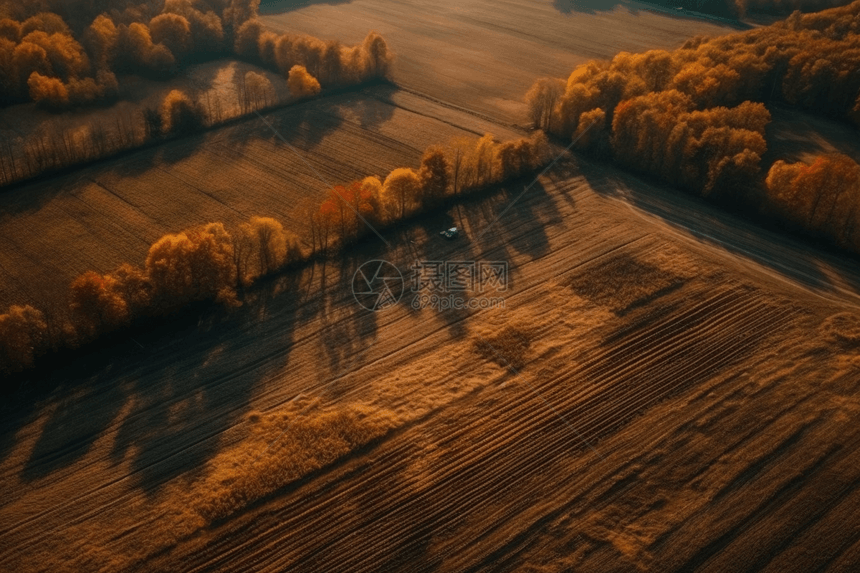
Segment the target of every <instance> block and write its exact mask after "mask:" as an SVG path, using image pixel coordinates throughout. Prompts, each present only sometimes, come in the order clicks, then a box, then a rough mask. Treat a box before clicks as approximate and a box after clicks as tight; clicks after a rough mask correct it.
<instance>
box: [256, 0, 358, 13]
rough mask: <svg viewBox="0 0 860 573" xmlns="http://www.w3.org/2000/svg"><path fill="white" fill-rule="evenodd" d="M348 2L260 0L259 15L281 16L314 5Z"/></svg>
mask: <svg viewBox="0 0 860 573" xmlns="http://www.w3.org/2000/svg"><path fill="white" fill-rule="evenodd" d="M350 2H352V0H261V2H260V15H261V16H267V15H270V14H283V13H284V12H292V11H293V10H301V9H302V8H306V7H308V6H313V5H314V4H327V5H329V6H337V5H339V4H349V3H350Z"/></svg>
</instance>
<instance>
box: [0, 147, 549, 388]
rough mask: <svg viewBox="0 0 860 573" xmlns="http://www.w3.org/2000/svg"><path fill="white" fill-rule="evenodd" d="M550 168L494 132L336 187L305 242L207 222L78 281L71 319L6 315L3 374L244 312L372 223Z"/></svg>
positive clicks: (16, 310) (267, 228) (280, 232)
mask: <svg viewBox="0 0 860 573" xmlns="http://www.w3.org/2000/svg"><path fill="white" fill-rule="evenodd" d="M549 160H550V154H549V143H548V141H547V139H546V137H545V136H544V134H543V132H540V131H537V132H535V134H533V135H532V136H531V137H528V138H522V139H519V140H514V141H504V142H499V141H496V140H495V139H494V138H493V136H492V135H490V134H487V135H484V136H483V137H481V138H479V139H475V140H472V139H458V140H455V141H452V142H451V143H450V144H448V145H445V146H437V145H434V146H431V147H428V148H427V149H426V150H425V152H424V154H423V156H422V158H421V163H420V166H419V168H418V169H412V168H399V169H395V170H393V171H392V172H391V173H389V174H388V175H387V176H386V177H385V178H384V179H382V178H380V177H376V176H369V177H366V178H364V179H361V180H357V181H353V182H351V183H349V184H346V185H338V186H336V187H334V188H333V189H330V190H329V192H328V194H327V196H326V197H325V199H324V200H323V201H321V203H320V205H319V206H318V207H317V208H315V209H313V210H311V211H309V212H308V214H307V220H308V227H309V228H308V232H307V235H308V236H309V238H310V241H309V244H308V243H304V244H303V241H301V240H300V239H299V236H298V235H297V234H296V233H294V232H292V231H290V230H287V229H284V227H283V225H282V224H281V223H280V222H279V221H277V220H275V219H273V218H270V217H251V218H250V220H248V221H247V222H245V223H242V224H240V225H238V226H236V227H235V228H233V229H228V228H227V227H226V226H225V225H223V224H222V223H209V224H206V225H200V226H196V227H192V228H190V229H186V230H184V231H181V232H179V233H175V234H168V235H165V236H163V237H161V238H160V239H158V240H157V241H156V242H155V243H153V244H152V246H151V247H150V248H149V251H148V253H147V255H146V258H145V262H144V265H143V267H136V266H134V265H131V264H123V265H121V266H120V267H119V268H118V269H116V270H115V271H113V272H110V273H106V274H100V273H96V272H86V273H84V274H82V275H80V276H78V277H77V278H75V279H74V280H73V281H72V282H71V284H70V286H69V292H68V311H67V312H66V313H56V312H55V313H47V312H43V311H41V310H38V309H36V308H34V307H32V306H29V305H24V306H21V305H16V306H12V307H11V308H10V309H8V311H7V312H6V313H4V314H0V373H4V374H10V373H14V372H20V371H22V370H25V369H27V368H30V367H32V366H33V365H34V364H35V363H36V361H37V359H38V358H39V356H41V355H44V354H46V353H48V352H51V351H55V350H57V349H60V348H68V349H74V348H77V347H79V346H80V345H83V344H86V343H88V342H91V341H93V340H96V339H98V338H100V337H102V336H104V335H106V334H108V333H111V332H115V331H117V330H120V329H122V328H127V327H128V326H130V325H133V324H135V323H137V322H139V321H141V320H145V319H153V318H156V319H157V318H158V317H164V316H169V315H171V314H173V313H176V312H179V311H181V310H183V309H184V308H187V307H188V306H189V305H191V304H194V303H198V302H213V301H214V302H218V303H222V304H225V305H227V306H234V305H239V304H241V299H242V293H243V292H244V291H245V289H248V288H249V287H251V286H252V285H253V284H254V282H255V281H256V280H258V279H259V278H261V277H265V276H268V275H272V274H274V273H277V272H280V271H282V270H283V269H284V268H285V267H288V266H290V265H294V264H298V263H302V262H304V261H307V260H308V259H310V258H312V257H315V256H322V257H328V256H331V255H332V254H333V253H334V252H336V251H337V250H338V249H342V248H344V247H345V246H347V245H348V244H350V243H351V242H354V241H356V240H358V239H360V238H361V237H362V236H364V235H365V234H367V233H368V232H370V231H369V228H368V226H367V225H368V224H369V225H372V226H373V227H374V228H377V229H383V228H385V227H387V226H390V225H393V224H395V223H397V222H400V221H403V220H404V219H406V218H408V217H411V216H413V215H415V214H417V213H419V212H421V211H423V210H426V209H430V208H434V207H436V206H438V205H440V204H441V203H442V202H443V201H444V200H445V199H449V198H450V199H457V198H459V197H461V196H463V195H464V194H466V193H471V192H475V191H477V190H480V189H483V188H486V187H487V186H490V185H493V184H496V183H500V182H502V181H504V180H508V179H511V178H515V177H519V176H522V175H525V174H527V173H531V172H534V171H535V170H536V169H538V168H539V167H541V166H542V165H545V164H547V163H548V162H549ZM362 219H363V220H362ZM64 315H65V318H64Z"/></svg>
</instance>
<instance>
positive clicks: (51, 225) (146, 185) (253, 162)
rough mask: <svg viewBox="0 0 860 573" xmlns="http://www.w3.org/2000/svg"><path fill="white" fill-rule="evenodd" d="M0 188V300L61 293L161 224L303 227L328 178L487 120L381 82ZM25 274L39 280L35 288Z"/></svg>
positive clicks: (471, 132)
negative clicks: (259, 220) (265, 220)
mask: <svg viewBox="0 0 860 573" xmlns="http://www.w3.org/2000/svg"><path fill="white" fill-rule="evenodd" d="M265 117H266V118H267V121H269V122H270V123H272V124H273V126H274V127H275V128H276V129H277V130H278V132H279V133H280V134H281V135H282V136H283V137H284V139H285V140H286V142H287V143H284V142H283V141H281V140H280V139H279V138H278V137H277V136H276V135H275V134H274V133H273V132H272V131H271V130H270V129H269V128H268V127H267V126H266V125H265V124H264V123H263V122H262V121H261V120H259V119H257V120H249V121H247V122H243V123H241V124H238V125H235V126H231V127H228V128H225V129H220V130H216V131H211V132H208V133H205V134H202V135H199V136H194V137H189V138H185V139H181V140H176V141H173V142H170V143H167V144H165V145H162V146H159V147H157V148H152V149H146V150H143V151H139V152H136V153H134V154H132V155H130V156H128V157H125V158H123V159H122V160H121V161H113V162H108V163H105V164H99V165H96V166H93V167H89V168H86V169H82V170H79V171H77V172H75V173H73V174H71V175H68V176H64V177H58V178H55V179H52V180H50V181H47V182H44V183H39V184H34V185H29V186H26V187H22V188H19V189H16V190H13V191H9V192H6V193H2V194H0V307H2V308H5V307H6V306H8V305H11V304H23V303H35V304H37V305H39V306H41V307H43V308H44V307H51V306H55V305H62V304H63V302H64V298H63V297H64V296H65V291H66V288H67V287H68V284H69V282H71V280H72V279H73V278H74V277H76V276H77V275H79V274H80V273H83V272H85V271H88V270H95V271H99V272H109V271H111V270H113V269H114V268H116V267H117V266H119V265H120V264H122V263H124V262H131V263H134V264H138V265H139V264H142V263H143V259H144V257H145V256H146V252H147V250H148V249H149V246H150V245H151V244H152V243H153V242H154V241H155V240H156V239H158V238H159V237H161V236H162V235H164V234H166V233H175V232H178V231H180V230H182V229H184V228H186V227H189V226H192V225H196V224H201V223H207V222H210V221H220V222H223V223H225V224H228V225H231V224H235V223H239V222H242V221H246V220H247V219H248V218H249V217H251V216H253V215H260V216H271V217H276V218H278V219H280V220H281V221H283V222H284V224H285V225H286V226H287V227H288V228H292V229H296V230H297V231H298V232H300V233H303V232H304V231H305V229H306V227H307V221H306V219H305V218H304V216H303V215H304V210H305V209H306V208H309V207H311V206H314V207H315V206H316V205H317V204H318V203H319V201H320V200H321V199H322V198H323V197H324V195H325V193H326V192H327V191H328V189H329V187H328V186H327V185H325V184H324V183H323V180H324V181H326V182H328V183H329V184H331V185H337V184H342V183H346V182H349V181H351V180H353V179H360V178H363V177H365V176H367V175H380V176H382V177H384V176H385V175H387V174H388V172H389V171H391V170H392V169H395V168H397V167H403V166H411V167H416V166H417V165H418V163H419V160H420V157H421V153H422V152H423V150H424V148H425V147H426V146H427V145H430V144H431V143H437V142H445V141H448V140H450V139H453V138H455V137H459V136H477V135H483V134H484V133H486V132H487V131H491V132H493V134H494V135H496V136H497V137H500V138H503V139H509V138H514V137H520V136H521V134H520V133H517V132H513V131H511V130H509V129H507V128H505V127H503V126H500V125H498V124H493V123H491V122H489V121H487V120H484V119H482V118H479V117H474V116H471V115H469V114H466V113H463V112H458V111H455V110H451V109H449V108H447V107H444V106H442V105H439V104H436V103H434V102H431V101H428V100H426V99H424V98H421V97H418V96H414V95H412V94H409V93H407V92H401V91H399V90H397V89H396V88H393V87H389V86H379V87H374V88H368V89H366V90H364V91H362V92H356V93H347V94H343V95H339V96H336V97H331V98H324V99H320V100H314V101H310V102H305V103H301V104H298V105H296V106H290V107H287V108H284V109H282V110H279V111H276V112H273V113H269V114H266V116H265ZM33 285H38V288H34V287H33Z"/></svg>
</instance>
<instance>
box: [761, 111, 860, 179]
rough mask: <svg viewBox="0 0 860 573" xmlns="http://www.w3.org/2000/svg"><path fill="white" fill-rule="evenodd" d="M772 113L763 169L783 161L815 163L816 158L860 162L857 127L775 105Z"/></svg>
mask: <svg viewBox="0 0 860 573" xmlns="http://www.w3.org/2000/svg"><path fill="white" fill-rule="evenodd" d="M769 111H770V113H771V117H772V121H771V122H770V123H769V124H768V125H767V128H766V129H767V142H768V146H767V151H766V152H765V154H764V155H763V156H762V166H763V167H765V168H766V166H770V165H771V164H772V163H773V162H774V161H777V160H779V159H782V160H783V161H786V162H789V163H791V162H795V161H806V162H811V160H812V158H813V157H814V156H817V155H823V154H827V153H843V154H845V155H847V156H848V157H850V158H851V159H853V160H854V161H857V162H860V140H858V137H857V129H856V128H854V127H853V126H850V125H846V124H845V123H842V122H838V121H834V120H831V119H827V118H822V117H815V116H813V115H811V114H807V113H803V112H801V111H797V110H792V109H786V108H783V107H780V106H774V105H771V106H769Z"/></svg>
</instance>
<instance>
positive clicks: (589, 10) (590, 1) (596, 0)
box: [552, 0, 638, 14]
mask: <svg viewBox="0 0 860 573" xmlns="http://www.w3.org/2000/svg"><path fill="white" fill-rule="evenodd" d="M621 4H624V5H625V6H626V7H627V9H628V10H629V11H630V12H631V13H632V14H635V13H636V12H638V10H636V8H635V7H633V6H631V5H630V3H628V2H622V1H611V0H610V1H607V0H553V3H552V5H553V7H554V8H555V9H556V10H558V11H559V12H561V13H562V14H570V13H571V12H582V13H585V14H595V13H597V12H610V11H612V10H615V8H616V7H618V6H619V5H621Z"/></svg>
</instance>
